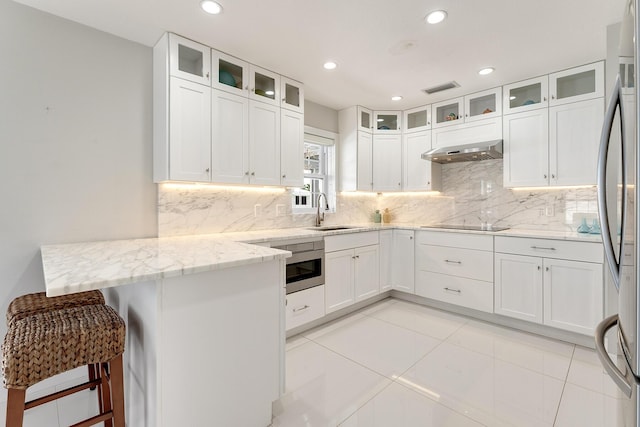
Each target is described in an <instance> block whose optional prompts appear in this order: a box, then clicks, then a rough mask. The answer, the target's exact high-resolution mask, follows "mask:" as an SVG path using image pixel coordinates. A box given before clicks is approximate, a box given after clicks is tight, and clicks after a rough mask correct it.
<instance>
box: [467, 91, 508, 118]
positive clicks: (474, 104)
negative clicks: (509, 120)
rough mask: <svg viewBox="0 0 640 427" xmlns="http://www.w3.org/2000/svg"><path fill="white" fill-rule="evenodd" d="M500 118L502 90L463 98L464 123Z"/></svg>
mask: <svg viewBox="0 0 640 427" xmlns="http://www.w3.org/2000/svg"><path fill="white" fill-rule="evenodd" d="M500 116H502V88H501V87H496V88H493V89H489V90H485V91H482V92H477V93H474V94H471V95H467V96H465V97H464V121H465V122H472V121H476V120H484V119H491V118H494V117H500Z"/></svg>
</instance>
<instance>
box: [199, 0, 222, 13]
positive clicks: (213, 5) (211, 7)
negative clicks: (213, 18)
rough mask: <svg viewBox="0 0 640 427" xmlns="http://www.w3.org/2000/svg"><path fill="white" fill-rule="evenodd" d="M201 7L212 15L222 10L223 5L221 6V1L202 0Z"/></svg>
mask: <svg viewBox="0 0 640 427" xmlns="http://www.w3.org/2000/svg"><path fill="white" fill-rule="evenodd" d="M200 7H201V8H202V10H204V11H205V12H207V13H210V14H212V15H217V14H219V13H220V12H222V6H220V3H217V2H215V1H213V0H202V1H201V2H200Z"/></svg>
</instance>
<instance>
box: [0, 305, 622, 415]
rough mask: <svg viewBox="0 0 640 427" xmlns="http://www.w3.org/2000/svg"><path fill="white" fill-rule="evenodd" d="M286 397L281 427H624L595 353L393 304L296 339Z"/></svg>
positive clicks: (69, 411)
mask: <svg viewBox="0 0 640 427" xmlns="http://www.w3.org/2000/svg"><path fill="white" fill-rule="evenodd" d="M64 386H66V384H64V385H63V386H59V387H58V389H60V388H64ZM286 387H287V392H286V394H285V396H284V397H283V398H282V399H280V401H279V402H277V403H276V405H275V409H276V411H277V412H278V416H277V417H276V418H275V419H274V422H273V427H283V426H286V427H301V426H313V427H316V426H331V427H333V426H338V425H339V426H344V427H356V426H359V427H388V426H393V427H409V426H420V427H426V426H436V427H448V426H450V427H465V426H491V427H493V426H559V427H560V426H562V427H590V426H594V427H604V426H614V425H615V424H616V423H615V416H616V415H615V411H616V405H617V401H616V387H615V385H614V384H613V383H612V382H611V380H610V379H609V377H608V376H607V375H606V374H605V373H604V372H603V370H602V367H601V366H600V363H599V361H598V359H597V357H596V355H595V353H594V352H593V351H592V350H590V349H585V348H582V347H579V346H574V345H572V344H567V343H563V342H559V341H554V340H550V339H546V338H542V337H539V336H535V335H531V334H526V333H523V332H518V331H514V330H511V329H507V328H502V327H498V326H493V325H489V324H486V323H482V322H479V321H475V320H470V319H468V318H465V317H461V316H456V315H453V314H449V313H445V312H441V311H438V310H434V309H430V308H427V307H422V306H420V305H416V304H412V303H408V302H404V301H400V300H395V299H387V300H384V301H382V302H380V303H378V304H375V305H374V306H371V307H368V308H367V309H365V310H361V311H359V312H357V313H354V314H352V315H350V316H348V317H345V318H342V319H339V320H338V321H336V322H333V323H330V324H327V325H325V326H322V327H319V328H316V329H314V330H312V331H309V332H307V333H303V334H301V335H299V336H296V337H293V338H291V339H289V340H288V342H287V385H286ZM50 389H51V387H50V388H49V389H43V390H41V393H46V392H50V391H51V390H50ZM32 396H34V395H33V394H32ZM0 411H2V414H3V413H4V404H0ZM95 411H96V403H95V393H89V392H84V393H78V394H76V395H73V396H69V397H67V398H65V399H62V400H59V401H57V402H52V403H48V404H46V405H43V406H41V407H39V408H35V409H32V410H29V411H27V413H26V417H25V427H44V426H46V427H55V426H68V425H69V424H71V423H72V422H75V421H77V420H80V419H82V418H86V417H88V416H89V415H93V414H95V413H96V412H95ZM3 426H4V416H2V417H0V427H3ZM132 427H136V426H132Z"/></svg>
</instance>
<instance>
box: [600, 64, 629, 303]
mask: <svg viewBox="0 0 640 427" xmlns="http://www.w3.org/2000/svg"><path fill="white" fill-rule="evenodd" d="M620 86H621V84H620V76H619V75H618V77H616V83H615V85H614V88H613V93H612V94H611V99H610V100H609V107H608V108H607V112H606V114H605V118H604V124H603V125H602V134H601V136H600V151H599V153H598V172H597V177H598V187H597V188H598V194H597V196H598V217H599V218H600V230H601V231H602V243H603V245H604V254H605V257H606V260H607V264H608V265H609V270H610V271H611V276H612V277H613V283H614V285H615V286H616V289H618V290H620V263H619V262H618V261H617V260H616V255H615V251H614V248H613V239H612V236H611V230H610V229H609V210H608V208H607V160H608V156H609V143H610V140H611V139H610V137H611V129H612V127H613V121H614V117H615V114H616V109H617V108H618V107H620V120H621V121H622V120H623V114H622V104H621V102H620ZM620 138H621V142H622V144H621V145H622V157H623V160H622V180H623V183H622V185H623V191H622V206H623V207H624V206H625V203H626V200H625V198H626V194H625V189H626V176H625V170H624V163H625V162H624V151H625V148H624V132H621V134H620ZM622 221H623V224H622V229H624V212H623V218H622ZM620 256H622V254H620Z"/></svg>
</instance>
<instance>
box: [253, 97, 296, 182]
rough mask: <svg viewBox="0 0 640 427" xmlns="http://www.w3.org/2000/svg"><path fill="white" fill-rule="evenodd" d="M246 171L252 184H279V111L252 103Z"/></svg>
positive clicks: (265, 105) (258, 103) (261, 103)
mask: <svg viewBox="0 0 640 427" xmlns="http://www.w3.org/2000/svg"><path fill="white" fill-rule="evenodd" d="M300 159H301V161H302V154H300ZM300 166H301V167H302V165H300ZM249 168H250V173H249V175H250V176H249V181H250V182H251V184H258V185H280V176H281V175H280V108H279V107H276V106H273V105H269V104H265V103H264V102H255V101H251V100H250V101H249Z"/></svg>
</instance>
